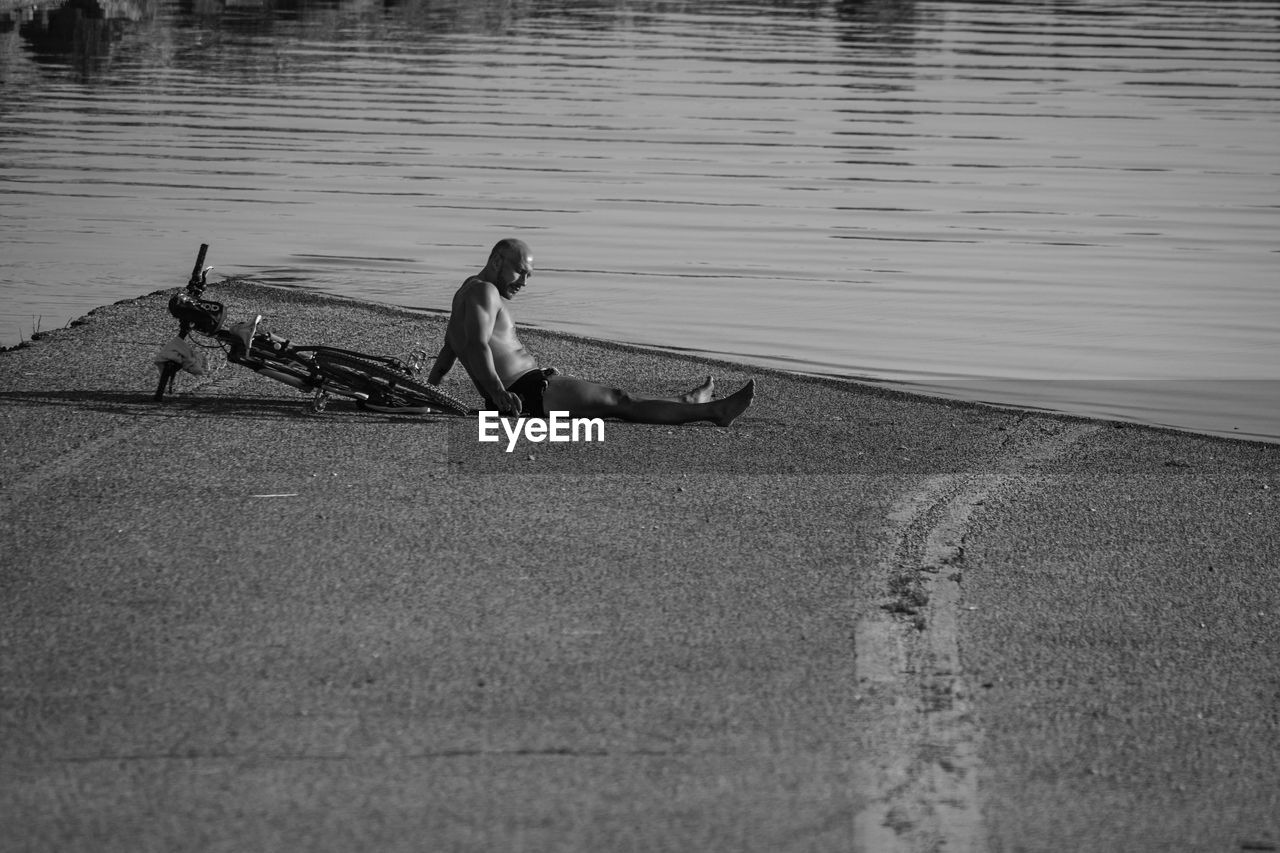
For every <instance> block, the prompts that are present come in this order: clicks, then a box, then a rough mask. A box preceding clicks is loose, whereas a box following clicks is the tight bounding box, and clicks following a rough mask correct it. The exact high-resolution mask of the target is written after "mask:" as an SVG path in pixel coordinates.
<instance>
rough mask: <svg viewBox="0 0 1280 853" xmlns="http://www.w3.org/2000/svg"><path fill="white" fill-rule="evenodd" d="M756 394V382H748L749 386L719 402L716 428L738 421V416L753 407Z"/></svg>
mask: <svg viewBox="0 0 1280 853" xmlns="http://www.w3.org/2000/svg"><path fill="white" fill-rule="evenodd" d="M755 394H756V381H755V380H754V379H749V380H747V384H746V385H743V386H742V387H741V388H739V389H738V390H737V391H735V392H733V393H732V394H730V395H729V396H728V397H725V398H723V399H721V400H717V401H716V403H715V405H716V416H715V418H714V419H713V420H714V421H715V424H716V426H722V427H727V426H728V425H729V424H731V423H733V422H734V421H735V420H737V418H738V415H740V414H742V413H743V412H745V411H746V410H747V407H748V406H750V405H751V398H752V397H754V396H755Z"/></svg>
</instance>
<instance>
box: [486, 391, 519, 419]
mask: <svg viewBox="0 0 1280 853" xmlns="http://www.w3.org/2000/svg"><path fill="white" fill-rule="evenodd" d="M493 404H494V405H495V406H497V407H498V414H500V415H507V416H509V417H513V418H518V417H520V410H521V409H522V408H524V401H523V400H521V399H520V395H519V394H512V393H511V392H510V391H507V390H503V392H502V393H501V394H499V395H498V396H496V397H494V398H493Z"/></svg>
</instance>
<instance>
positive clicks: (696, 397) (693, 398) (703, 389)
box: [679, 376, 716, 403]
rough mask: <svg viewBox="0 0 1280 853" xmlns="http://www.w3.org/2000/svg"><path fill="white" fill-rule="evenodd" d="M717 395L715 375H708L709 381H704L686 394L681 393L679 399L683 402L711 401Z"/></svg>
mask: <svg viewBox="0 0 1280 853" xmlns="http://www.w3.org/2000/svg"><path fill="white" fill-rule="evenodd" d="M715 395H716V380H715V377H714V376H708V377H707V381H706V382H703V383H702V384H701V385H699V386H698V387H697V388H693V389H691V390H689V391H687V392H685V393H684V394H681V395H680V397H679V400H680V402H681V403H710V402H711V398H712V397H714V396H715Z"/></svg>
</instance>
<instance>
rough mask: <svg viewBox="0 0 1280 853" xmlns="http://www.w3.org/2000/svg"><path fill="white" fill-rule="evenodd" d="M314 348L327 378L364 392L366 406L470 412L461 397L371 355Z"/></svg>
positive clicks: (375, 408) (357, 392) (376, 409)
mask: <svg viewBox="0 0 1280 853" xmlns="http://www.w3.org/2000/svg"><path fill="white" fill-rule="evenodd" d="M311 351H312V353H313V354H314V355H315V361H316V367H317V368H318V369H319V371H320V373H321V375H322V376H324V378H325V380H326V381H327V382H328V383H330V384H334V385H338V386H341V388H345V389H348V390H350V391H352V392H354V393H355V394H358V395H362V396H363V397H364V398H365V399H363V400H361V405H363V406H365V407H366V408H370V409H374V410H375V411H388V412H414V411H418V412H421V411H424V410H430V411H437V412H452V413H453V414H455V415H469V414H471V407H470V406H468V405H467V404H466V403H463V402H462V401H461V400H457V399H454V398H453V397H451V396H450V395H449V394H446V393H445V392H443V391H441V390H440V389H439V388H435V387H432V386H431V385H427V384H425V383H422V382H418V381H417V380H415V379H413V378H412V377H410V376H407V375H406V374H404V373H402V372H400V371H398V370H395V369H393V368H391V367H389V366H387V365H385V364H380V363H378V362H377V361H375V360H374V359H373V358H372V357H368V356H363V355H361V354H358V353H352V352H349V351H347V350H335V349H328V348H325V347H316V348H314V349H313V350H311Z"/></svg>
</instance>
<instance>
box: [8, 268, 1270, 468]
mask: <svg viewBox="0 0 1280 853" xmlns="http://www.w3.org/2000/svg"><path fill="white" fill-rule="evenodd" d="M227 282H235V283H243V284H247V285H250V286H252V287H257V288H263V289H264V290H267V291H271V290H278V291H282V292H286V293H295V294H301V295H305V296H306V297H307V298H311V299H315V300H318V301H319V302H322V303H324V302H328V303H332V304H350V305H354V306H365V307H374V308H377V309H379V310H385V311H390V312H398V313H402V314H404V315H405V316H408V317H412V316H428V317H437V318H440V319H443V318H445V317H447V314H448V312H447V311H446V310H444V309H436V308H417V307H415V308H410V307H405V306H400V305H394V304H391V303H380V302H371V301H368V300H362V299H357V298H354V297H347V296H340V295H336V294H328V293H323V292H318V291H311V290H306V289H301V288H293V287H288V286H281V285H272V284H265V283H261V282H257V281H253V280H252V279H235V278H232V279H225V280H224V282H223V283H227ZM216 286H218V285H215V287H216ZM173 292H175V288H164V289H161V290H157V291H153V292H151V293H148V294H144V295H143V296H139V297H130V298H126V299H122V300H118V301H117V302H115V303H112V304H121V303H127V302H131V301H133V300H135V299H143V298H148V297H154V296H157V295H160V294H171V293H173ZM108 307H110V306H107V305H103V306H98V307H97V308H94V309H91V310H90V311H88V312H87V313H85V314H83V315H81V316H80V317H78V318H76V319H74V320H71V321H69V322H68V323H67V324H66V325H65V326H61V327H58V328H53V329H42V330H39V331H37V332H35V333H34V334H32V335H31V336H30V337H29V338H26V339H23V340H22V341H19V342H18V343H17V344H15V345H12V346H8V347H0V358H2V357H3V356H4V354H5V353H7V352H13V351H18V350H21V349H25V348H27V347H30V346H33V345H35V344H36V343H38V342H39V341H41V340H44V339H47V338H49V337H51V336H53V335H56V334H59V333H65V332H66V331H68V330H70V329H75V328H79V327H81V326H84V325H86V324H88V323H89V322H91V321H92V319H93V317H94V315H96V314H97V313H99V312H100V311H102V310H104V309H105V308H108ZM228 322H231V320H229V321H228ZM521 328H522V329H528V330H530V331H536V332H537V333H538V334H540V335H545V336H547V337H548V338H550V339H563V340H566V341H577V342H581V343H590V344H594V345H597V346H602V347H607V348H611V349H616V350H618V351H620V352H635V353H660V354H665V355H670V356H677V357H679V356H684V357H688V358H692V359H697V360H699V361H701V362H704V363H706V364H707V365H708V366H711V367H719V368H722V369H729V370H738V371H757V372H759V373H761V374H764V375H773V376H780V377H788V378H805V379H810V380H815V381H821V382H828V383H831V384H832V386H833V387H837V388H839V387H845V386H850V387H854V388H862V389H867V390H879V391H884V392H886V393H892V394H900V395H903V396H904V397H906V398H911V399H919V400H922V401H930V402H949V403H957V404H962V405H973V406H982V407H987V408H991V409H1001V410H1008V411H1014V412H1024V413H1027V414H1035V415H1046V416H1050V417H1060V418H1068V419H1078V420H1083V421H1089V422H1098V423H1105V424H1113V425H1116V426H1117V427H1118V428H1127V427H1134V428H1141V429H1151V430H1156V431H1159V432H1168V433H1171V434H1174V435H1191V436H1202V437H1209V438H1215V439H1220V440H1224V441H1232V442H1245V443H1249V444H1263V445H1275V444H1280V434H1278V435H1275V436H1272V435H1267V434H1235V431H1236V430H1238V429H1239V428H1238V427H1236V428H1233V429H1232V430H1230V431H1229V430H1228V429H1227V428H1226V427H1221V428H1209V427H1203V428H1196V427H1193V426H1180V425H1174V424H1163V423H1154V422H1151V421H1147V420H1143V419H1141V418H1140V417H1139V416H1137V415H1134V416H1130V417H1121V416H1117V415H1113V414H1108V413H1105V412H1100V411H1095V410H1093V409H1095V408H1096V407H1092V406H1090V405H1089V404H1085V403H1077V404H1074V405H1071V404H1068V405H1066V406H1064V407H1062V408H1054V407H1053V406H1049V405H1034V404H1030V403H1027V402H1025V401H1019V400H1018V397H1019V396H1023V397H1024V398H1025V396H1026V395H1025V394H1022V395H1019V393H1018V389H1025V388H1028V387H1033V386H1037V387H1044V386H1046V385H1048V386H1053V385H1057V386H1088V387H1095V388H1097V387H1108V386H1110V387H1118V386H1125V385H1135V386H1140V385H1144V384H1145V385H1154V384H1165V385H1179V386H1194V387H1197V388H1207V387H1210V386H1214V385H1220V384H1222V383H1224V382H1230V383H1241V384H1251V385H1258V386H1272V385H1274V386H1275V387H1276V389H1277V390H1278V391H1280V380H1261V379H1255V380H1207V379H1205V380H1178V379H1149V380H1024V379H955V380H951V381H933V380H930V381H925V380H921V381H918V382H906V381H895V380H892V379H878V378H874V377H851V376H840V375H836V374H831V373H822V372H811V371H801V370H788V369H786V368H781V367H772V366H765V365H759V364H756V363H752V362H747V361H740V360H735V359H733V358H728V357H719V356H716V355H713V354H708V353H704V352H703V351H699V350H693V349H684V348H672V347H663V346H658V345H651V344H643V343H633V342H622V341H611V340H607V339H602V338H595V337H592V336H590V335H582V334H577V333H574V332H566V331H560V330H556V329H549V328H545V327H541V326H536V325H532V324H522V325H521ZM966 388H967V389H969V390H965V389H966ZM1260 393H1261V392H1260ZM1114 394H1115V392H1112V395H1113V396H1114ZM1010 395H1012V396H1010ZM983 396H987V397H990V399H982V397H983ZM1041 396H1043V395H1041ZM1001 397H1003V398H1004V399H1000V398H1001Z"/></svg>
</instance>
